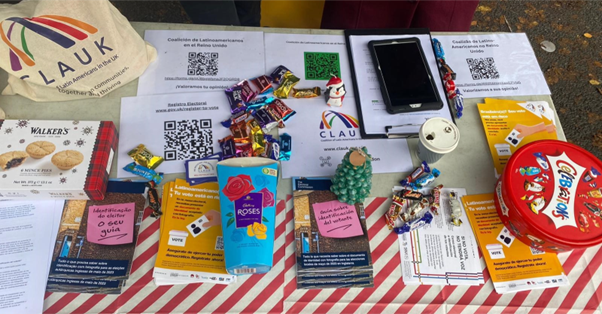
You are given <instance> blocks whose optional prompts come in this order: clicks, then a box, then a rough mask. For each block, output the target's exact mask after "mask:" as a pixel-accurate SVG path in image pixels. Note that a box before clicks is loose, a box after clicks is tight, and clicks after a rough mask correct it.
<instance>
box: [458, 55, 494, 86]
mask: <svg viewBox="0 0 602 314" xmlns="http://www.w3.org/2000/svg"><path fill="white" fill-rule="evenodd" d="M466 63H468V69H469V70H470V74H471V75H472V79H473V80H475V81H477V80H491V79H499V78H500V73H499V72H498V71H497V68H496V67H495V60H494V59H493V58H474V59H473V58H468V59H466Z"/></svg>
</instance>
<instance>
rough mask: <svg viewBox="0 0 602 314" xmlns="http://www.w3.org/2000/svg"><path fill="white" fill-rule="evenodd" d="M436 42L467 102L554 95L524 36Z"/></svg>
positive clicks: (469, 37)
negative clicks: (506, 97) (488, 98)
mask: <svg viewBox="0 0 602 314" xmlns="http://www.w3.org/2000/svg"><path fill="white" fill-rule="evenodd" d="M436 38H437V39H438V40H439V41H440V42H441V45H442V47H443V51H444V52H445V61H446V63H447V64H448V65H449V66H450V67H451V68H452V70H454V72H456V80H455V83H456V87H458V88H459V89H460V92H461V93H462V94H463V95H464V97H465V98H483V97H499V96H504V97H505V96H531V95H550V94H551V92H550V88H549V87H548V84H547V83H546V79H545V77H544V76H543V73H542V72H541V69H540V67H539V63H538V62H537V58H536V57H535V53H534V52H533V48H532V47H531V44H530V43H529V39H528V38H527V35H526V34H524V33H517V34H490V35H453V36H443V35H441V36H436Z"/></svg>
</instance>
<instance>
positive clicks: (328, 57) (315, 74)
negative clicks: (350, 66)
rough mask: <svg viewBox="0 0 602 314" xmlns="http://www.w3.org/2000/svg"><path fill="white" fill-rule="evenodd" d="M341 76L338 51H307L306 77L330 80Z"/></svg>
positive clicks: (307, 78) (308, 78)
mask: <svg viewBox="0 0 602 314" xmlns="http://www.w3.org/2000/svg"><path fill="white" fill-rule="evenodd" d="M332 75H336V76H337V77H341V63H340V61H339V54H338V53H336V52H305V79H306V80H324V81H328V80H330V78H331V77H332Z"/></svg>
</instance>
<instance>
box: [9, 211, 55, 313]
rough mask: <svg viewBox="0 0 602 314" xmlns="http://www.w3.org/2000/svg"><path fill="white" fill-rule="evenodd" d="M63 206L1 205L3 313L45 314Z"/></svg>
mask: <svg viewBox="0 0 602 314" xmlns="http://www.w3.org/2000/svg"><path fill="white" fill-rule="evenodd" d="M63 204H64V201H36V202H27V201H18V202H16V201H5V202H0V314H9V313H10V314H31V313H42V310H43V307H44V291H45V290H46V281H47V280H48V271H49V269H50V260H51V257H52V252H53V251H52V250H53V249H54V244H55V241H56V235H57V232H58V223H59V221H60V218H61V213H62V210H63Z"/></svg>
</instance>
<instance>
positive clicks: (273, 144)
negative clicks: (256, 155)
mask: <svg viewBox="0 0 602 314" xmlns="http://www.w3.org/2000/svg"><path fill="white" fill-rule="evenodd" d="M264 139H265V145H266V150H265V155H266V157H267V158H270V159H274V160H278V159H280V142H279V141H278V140H277V139H275V138H274V137H273V136H271V135H270V134H266V135H265V136H264Z"/></svg>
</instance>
